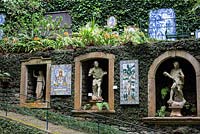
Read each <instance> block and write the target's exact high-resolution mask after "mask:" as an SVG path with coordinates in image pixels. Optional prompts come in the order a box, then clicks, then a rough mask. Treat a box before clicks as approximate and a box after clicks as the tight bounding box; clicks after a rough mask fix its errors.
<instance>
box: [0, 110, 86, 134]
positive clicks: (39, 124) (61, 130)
mask: <svg viewBox="0 0 200 134" xmlns="http://www.w3.org/2000/svg"><path fill="white" fill-rule="evenodd" d="M0 116H1V117H4V118H9V119H11V120H14V121H17V122H20V123H23V124H25V125H28V126H31V127H35V128H38V129H40V130H46V122H45V121H41V120H39V119H37V118H35V117H32V116H27V115H22V114H16V113H13V112H8V116H6V114H5V111H1V110H0ZM48 132H49V133H51V134H86V133H83V132H79V131H76V130H73V129H68V128H66V127H64V126H60V125H55V124H52V123H49V124H48Z"/></svg>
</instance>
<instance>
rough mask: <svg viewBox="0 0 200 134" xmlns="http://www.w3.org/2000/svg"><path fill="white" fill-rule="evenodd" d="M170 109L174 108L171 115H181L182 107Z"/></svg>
mask: <svg viewBox="0 0 200 134" xmlns="http://www.w3.org/2000/svg"><path fill="white" fill-rule="evenodd" d="M169 108H170V109H172V111H171V113H170V116H171V117H181V116H182V114H181V109H182V108H180V107H169Z"/></svg>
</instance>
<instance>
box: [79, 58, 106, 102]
mask: <svg viewBox="0 0 200 134" xmlns="http://www.w3.org/2000/svg"><path fill="white" fill-rule="evenodd" d="M94 61H98V63H99V67H100V68H102V69H103V71H106V72H107V75H105V76H103V79H102V84H101V89H102V97H103V99H104V101H105V102H108V74H109V72H108V60H107V59H101V58H98V59H90V60H86V61H83V62H81V63H82V105H85V104H87V103H88V102H89V101H90V100H91V96H88V93H92V80H93V78H92V76H90V77H89V76H88V73H89V70H90V68H93V67H94Z"/></svg>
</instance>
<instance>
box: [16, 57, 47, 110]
mask: <svg viewBox="0 0 200 134" xmlns="http://www.w3.org/2000/svg"><path fill="white" fill-rule="evenodd" d="M50 69H51V59H50V58H43V57H31V58H29V59H27V60H22V61H21V81H20V106H22V107H29V108H48V107H50V89H51V87H50V86H51V84H50V79H51V77H50V72H51V71H50ZM39 71H42V72H43V75H44V82H45V85H44V90H43V91H42V92H43V95H42V97H41V99H37V98H36V85H37V79H36V78H34V76H33V74H35V75H38V73H39Z"/></svg>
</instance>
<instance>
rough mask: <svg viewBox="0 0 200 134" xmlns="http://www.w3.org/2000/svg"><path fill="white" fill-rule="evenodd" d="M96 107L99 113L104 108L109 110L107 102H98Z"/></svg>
mask: <svg viewBox="0 0 200 134" xmlns="http://www.w3.org/2000/svg"><path fill="white" fill-rule="evenodd" d="M96 105H97V107H98V109H99V110H100V111H101V110H102V109H103V107H105V108H106V110H109V105H108V102H98V103H96Z"/></svg>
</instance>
